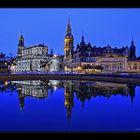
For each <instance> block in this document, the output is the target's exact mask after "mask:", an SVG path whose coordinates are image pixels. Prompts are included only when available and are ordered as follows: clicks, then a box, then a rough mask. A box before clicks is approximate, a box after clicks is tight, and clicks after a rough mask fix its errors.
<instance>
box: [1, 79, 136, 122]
mask: <svg viewBox="0 0 140 140" xmlns="http://www.w3.org/2000/svg"><path fill="white" fill-rule="evenodd" d="M135 87H136V86H135V85H128V84H119V83H105V82H98V81H96V82H93V81H92V82H90V81H76V80H74V81H72V80H68V81H57V80H47V81H41V80H28V81H11V82H10V81H5V82H1V83H0V91H1V92H4V91H6V92H9V93H10V92H12V91H14V90H16V91H18V99H19V105H20V109H21V110H23V109H24V103H25V97H26V96H31V97H34V98H37V99H44V98H48V94H53V93H54V92H55V91H56V90H57V89H59V88H64V106H65V108H66V110H67V117H68V119H70V117H71V113H72V108H73V107H74V98H78V99H79V100H80V101H81V105H82V107H84V103H85V101H86V100H88V101H90V100H91V98H95V97H97V96H104V97H107V98H110V97H111V96H112V95H121V96H126V97H130V99H131V100H130V101H131V102H132V103H133V101H134V97H135Z"/></svg>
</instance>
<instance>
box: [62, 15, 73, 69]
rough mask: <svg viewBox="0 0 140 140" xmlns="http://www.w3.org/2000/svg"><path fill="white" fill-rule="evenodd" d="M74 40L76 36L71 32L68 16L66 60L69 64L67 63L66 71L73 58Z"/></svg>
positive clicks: (65, 43) (65, 45)
mask: <svg viewBox="0 0 140 140" xmlns="http://www.w3.org/2000/svg"><path fill="white" fill-rule="evenodd" d="M73 41H74V38H73V35H72V33H71V25H70V17H68V25H67V34H66V35H65V39H64V61H65V62H66V63H67V66H66V65H65V71H66V69H68V65H69V64H68V63H71V61H72V59H73V49H74V46H73Z"/></svg>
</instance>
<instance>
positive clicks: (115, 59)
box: [96, 54, 127, 72]
mask: <svg viewBox="0 0 140 140" xmlns="http://www.w3.org/2000/svg"><path fill="white" fill-rule="evenodd" d="M96 65H100V66H102V67H103V72H126V71H127V56H124V55H117V54H107V55H105V56H99V57H96Z"/></svg>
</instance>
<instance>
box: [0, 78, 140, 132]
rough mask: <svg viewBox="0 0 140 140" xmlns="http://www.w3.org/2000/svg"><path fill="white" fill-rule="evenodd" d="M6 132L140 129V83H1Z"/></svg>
mask: <svg viewBox="0 0 140 140" xmlns="http://www.w3.org/2000/svg"><path fill="white" fill-rule="evenodd" d="M0 131H1V132H3V131H4V132H19V131H22V132H23V131H24V132H34V131H41V132H82V131H84V132H85V131H86V132H130V131H132V132H139V131H140V87H139V86H136V85H128V84H120V83H107V82H99V81H92V82H91V81H74V80H73V81H70V80H69V81H68V80H67V81H57V80H47V81H41V80H28V81H5V82H1V83H0Z"/></svg>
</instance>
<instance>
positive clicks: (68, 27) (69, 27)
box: [67, 16, 71, 33]
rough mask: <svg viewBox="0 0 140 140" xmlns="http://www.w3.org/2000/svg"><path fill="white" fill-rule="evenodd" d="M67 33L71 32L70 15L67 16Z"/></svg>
mask: <svg viewBox="0 0 140 140" xmlns="http://www.w3.org/2000/svg"><path fill="white" fill-rule="evenodd" d="M67 33H71V25H70V16H68V25H67Z"/></svg>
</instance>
